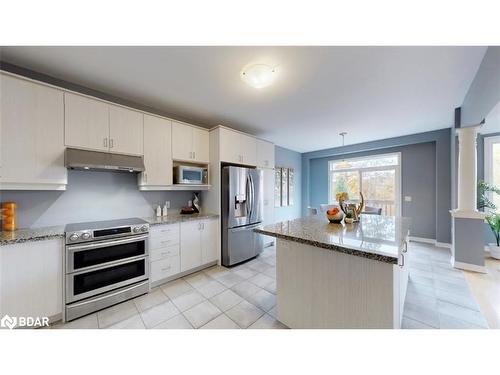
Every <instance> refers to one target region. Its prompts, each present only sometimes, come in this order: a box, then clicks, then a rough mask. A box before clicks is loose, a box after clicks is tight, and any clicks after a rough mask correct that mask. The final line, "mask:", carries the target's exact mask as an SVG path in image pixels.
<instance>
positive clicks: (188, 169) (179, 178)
mask: <svg viewBox="0 0 500 375" xmlns="http://www.w3.org/2000/svg"><path fill="white" fill-rule="evenodd" d="M174 184H191V185H206V184H208V170H207V168H203V167H195V166H190V165H176V166H175V167H174Z"/></svg>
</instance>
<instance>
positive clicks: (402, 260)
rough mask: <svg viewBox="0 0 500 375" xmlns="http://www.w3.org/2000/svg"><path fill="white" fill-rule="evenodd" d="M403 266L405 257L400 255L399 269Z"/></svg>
mask: <svg viewBox="0 0 500 375" xmlns="http://www.w3.org/2000/svg"><path fill="white" fill-rule="evenodd" d="M404 266H405V256H404V254H401V264H400V265H399V267H401V268H403V267H404Z"/></svg>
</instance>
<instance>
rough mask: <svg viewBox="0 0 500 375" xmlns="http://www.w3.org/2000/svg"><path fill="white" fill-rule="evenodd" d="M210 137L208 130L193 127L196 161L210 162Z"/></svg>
mask: <svg viewBox="0 0 500 375" xmlns="http://www.w3.org/2000/svg"><path fill="white" fill-rule="evenodd" d="M209 146H210V139H209V135H208V130H203V129H198V128H193V152H194V155H193V157H194V161H196V162H199V163H208V162H209V161H210V154H209Z"/></svg>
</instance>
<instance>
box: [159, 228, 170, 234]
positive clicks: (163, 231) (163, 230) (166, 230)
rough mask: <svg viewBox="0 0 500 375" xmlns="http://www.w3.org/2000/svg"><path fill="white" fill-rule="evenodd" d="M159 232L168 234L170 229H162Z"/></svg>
mask: <svg viewBox="0 0 500 375" xmlns="http://www.w3.org/2000/svg"><path fill="white" fill-rule="evenodd" d="M160 232H162V233H167V232H170V229H162V230H161V231H160Z"/></svg>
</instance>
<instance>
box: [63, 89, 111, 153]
mask: <svg viewBox="0 0 500 375" xmlns="http://www.w3.org/2000/svg"><path fill="white" fill-rule="evenodd" d="M108 138H109V105H108V104H106V103H104V102H101V101H98V100H94V99H89V98H87V97H84V96H81V95H75V94H71V93H68V92H66V93H64V140H65V144H66V146H70V147H79V148H84V149H90V150H97V151H108V149H109V148H108Z"/></svg>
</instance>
